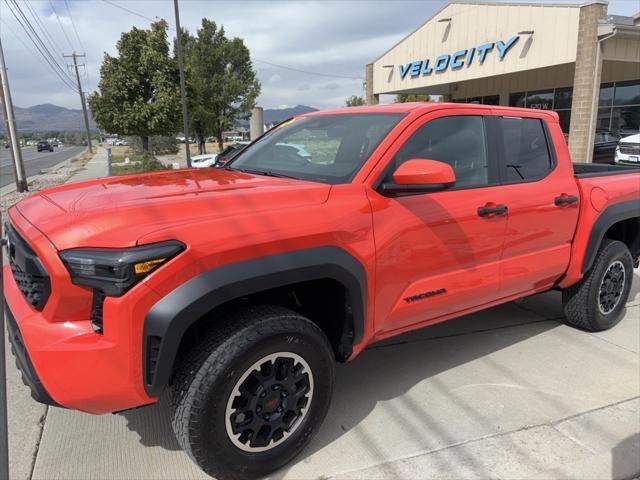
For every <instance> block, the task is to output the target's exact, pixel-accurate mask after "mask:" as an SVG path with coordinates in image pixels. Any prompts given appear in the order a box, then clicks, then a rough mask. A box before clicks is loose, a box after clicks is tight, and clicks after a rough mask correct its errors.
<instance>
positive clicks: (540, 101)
mask: <svg viewBox="0 0 640 480" xmlns="http://www.w3.org/2000/svg"><path fill="white" fill-rule="evenodd" d="M527 108H535V109H536V110H552V109H553V89H552V90H538V91H536V92H528V95H527Z"/></svg>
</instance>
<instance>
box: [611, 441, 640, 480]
mask: <svg viewBox="0 0 640 480" xmlns="http://www.w3.org/2000/svg"><path fill="white" fill-rule="evenodd" d="M638 477H640V433H636V434H634V435H631V436H630V437H627V438H625V439H624V440H623V441H622V442H620V443H619V444H618V445H616V446H615V447H614V448H613V449H612V450H611V479H612V480H623V479H627V478H638Z"/></svg>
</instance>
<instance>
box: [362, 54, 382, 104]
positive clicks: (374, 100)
mask: <svg viewBox="0 0 640 480" xmlns="http://www.w3.org/2000/svg"><path fill="white" fill-rule="evenodd" d="M364 83H365V98H364V100H365V102H366V104H367V105H377V104H378V103H379V101H380V97H379V95H375V94H374V93H373V63H367V65H366V67H365V68H364Z"/></svg>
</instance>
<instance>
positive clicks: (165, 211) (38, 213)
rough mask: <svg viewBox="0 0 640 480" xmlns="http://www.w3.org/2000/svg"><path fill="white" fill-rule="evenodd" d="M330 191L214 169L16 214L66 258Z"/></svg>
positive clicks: (90, 192)
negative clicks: (65, 252)
mask: <svg viewBox="0 0 640 480" xmlns="http://www.w3.org/2000/svg"><path fill="white" fill-rule="evenodd" d="M330 189H331V187H330V186H329V185H325V184H321V183H314V182H307V181H302V180H293V179H286V178H274V177H267V176H262V175H252V174H247V173H243V172H238V171H233V170H223V169H215V168H207V169H190V170H177V171H173V172H167V171H163V172H153V173H147V174H140V175H130V176H126V177H109V178H104V179H98V180H91V181H88V182H80V183H75V184H69V185H63V186H60V187H55V188H51V189H49V190H44V191H42V192H40V193H38V194H35V195H32V196H30V197H28V198H26V199H25V200H22V201H21V202H19V203H18V204H17V205H16V208H17V210H18V211H19V212H20V213H21V214H22V216H24V217H25V218H26V219H27V220H28V221H29V222H31V223H32V224H33V225H34V226H35V227H36V228H37V229H39V230H40V231H41V232H42V233H43V234H44V235H46V236H47V237H48V238H49V240H50V241H51V242H52V243H53V244H54V245H55V246H56V248H58V249H59V250H65V249H68V248H77V247H113V248H116V247H128V246H134V245H136V243H137V241H138V239H140V238H141V237H143V236H144V235H147V234H149V233H152V232H154V231H157V230H161V229H163V228H167V227H169V226H176V225H180V224H182V223H190V222H193V221H197V220H199V219H208V220H211V219H215V218H222V217H228V216H233V215H245V214H255V215H259V214H260V212H262V211H265V210H276V209H285V208H296V207H304V206H308V205H317V204H320V203H323V202H325V201H326V200H327V197H328V195H329V191H330Z"/></svg>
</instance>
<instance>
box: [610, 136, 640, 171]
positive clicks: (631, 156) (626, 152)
mask: <svg viewBox="0 0 640 480" xmlns="http://www.w3.org/2000/svg"><path fill="white" fill-rule="evenodd" d="M614 160H615V163H616V164H618V165H634V166H638V167H640V133H636V134H635V135H631V136H628V137H623V138H621V139H620V141H619V142H618V147H617V148H616V152H615V158H614Z"/></svg>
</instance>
